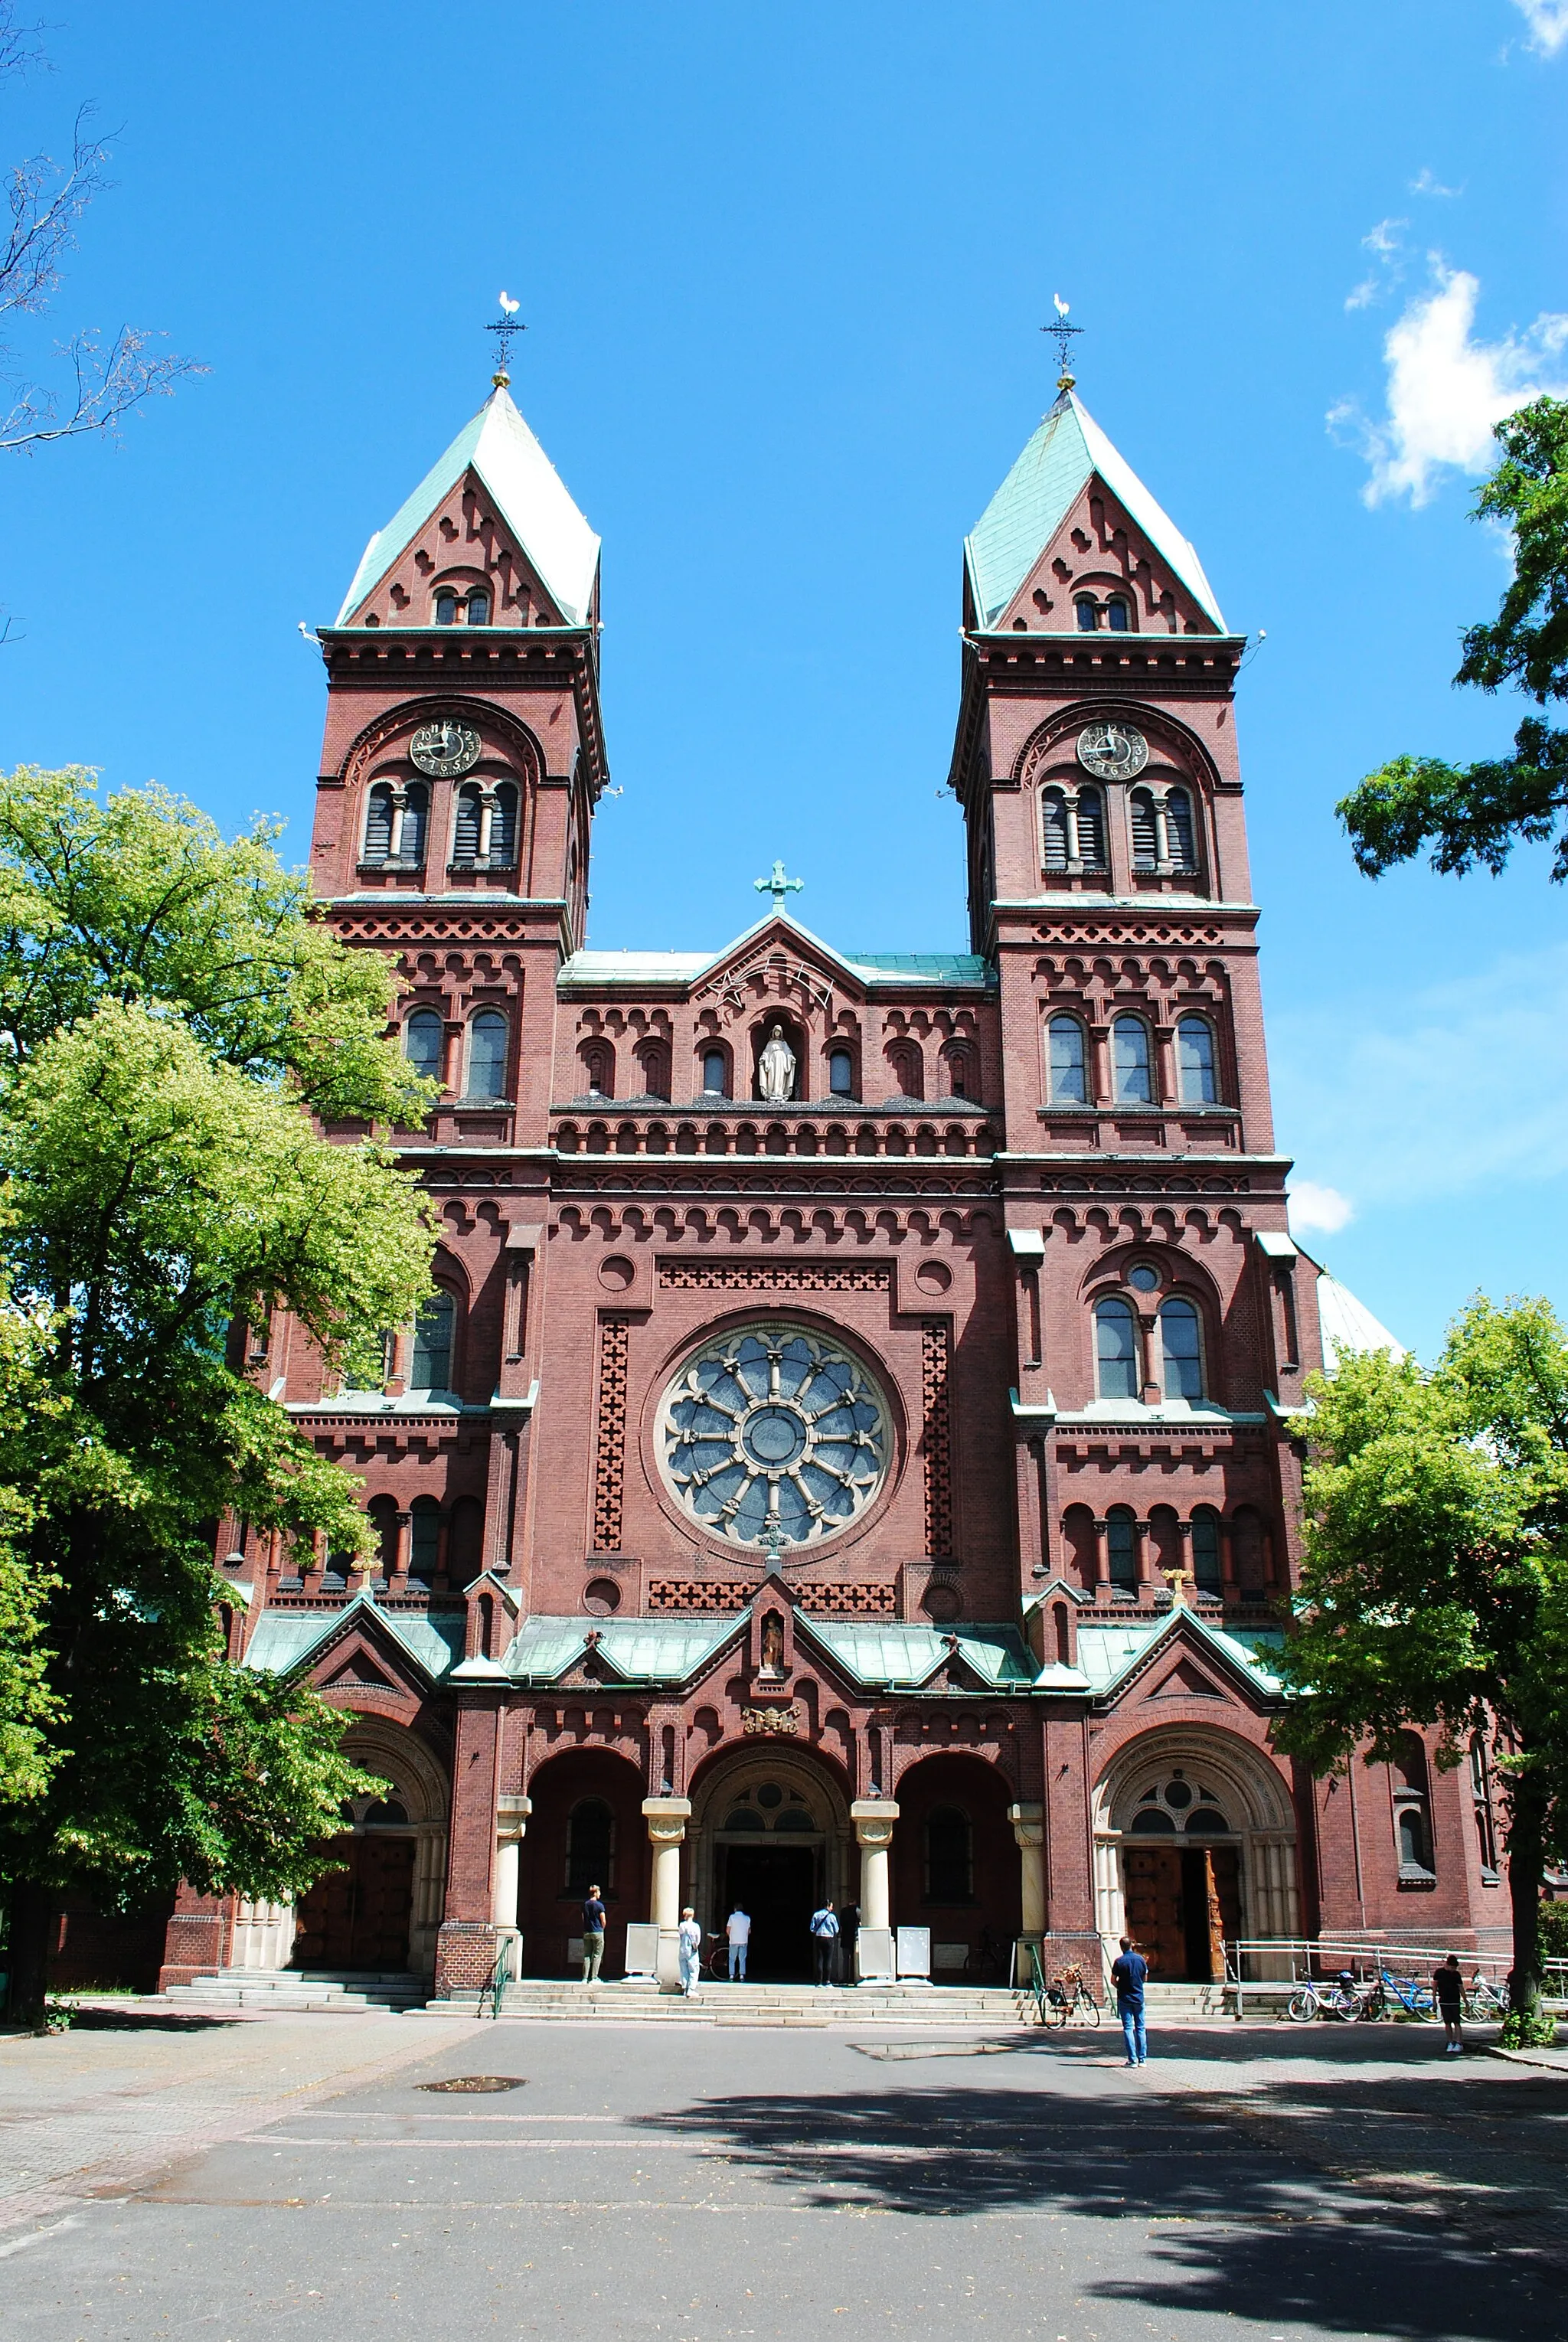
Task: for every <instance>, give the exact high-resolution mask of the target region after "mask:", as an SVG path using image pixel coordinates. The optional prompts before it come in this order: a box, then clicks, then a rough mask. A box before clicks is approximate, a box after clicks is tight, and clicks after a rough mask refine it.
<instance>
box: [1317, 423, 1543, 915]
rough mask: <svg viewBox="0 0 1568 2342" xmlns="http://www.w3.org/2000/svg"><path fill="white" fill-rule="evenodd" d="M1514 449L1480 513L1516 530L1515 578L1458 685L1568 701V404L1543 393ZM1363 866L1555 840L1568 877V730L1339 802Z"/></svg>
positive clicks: (1441, 861) (1407, 766) (1387, 781)
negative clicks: (1426, 851)
mask: <svg viewBox="0 0 1568 2342" xmlns="http://www.w3.org/2000/svg"><path fill="white" fill-rule="evenodd" d="M1494 436H1495V437H1496V439H1497V441H1498V443H1499V445H1501V447H1502V449H1503V454H1502V456H1501V458H1500V459H1499V461H1498V463H1497V465H1496V467H1495V469H1494V470H1493V473H1492V475H1491V477H1490V478H1489V479H1487V480H1486V481H1484V482H1483V485H1482V486H1481V487H1480V489H1479V490H1478V491H1477V493H1476V497H1475V504H1474V508H1473V509H1474V516H1475V518H1477V519H1478V520H1493V521H1501V522H1502V523H1503V524H1504V525H1505V526H1506V527H1507V528H1508V529H1509V530H1510V531H1511V532H1512V534H1513V551H1514V567H1513V580H1512V582H1511V584H1510V585H1509V587H1508V590H1507V592H1506V593H1505V594H1504V595H1503V601H1502V606H1501V607H1500V609H1499V611H1498V614H1497V616H1496V618H1495V619H1494V620H1493V623H1492V624H1491V625H1490V626H1484V625H1483V626H1471V627H1469V628H1468V629H1467V630H1466V633H1465V636H1464V658H1463V664H1462V665H1461V666H1460V669H1459V672H1458V674H1457V675H1456V676H1454V678H1453V679H1454V682H1455V683H1456V684H1460V683H1463V684H1474V685H1477V686H1479V687H1480V688H1481V689H1482V690H1483V691H1487V692H1492V691H1496V690H1498V689H1500V688H1501V687H1502V686H1503V685H1504V684H1512V685H1513V686H1514V687H1515V688H1516V689H1518V690H1520V691H1522V692H1523V693H1524V694H1525V695H1526V696H1528V697H1529V698H1531V699H1533V701H1534V702H1535V704H1536V706H1539V707H1547V706H1551V705H1553V703H1555V702H1557V701H1561V700H1563V699H1568V400H1563V399H1558V398H1538V399H1536V400H1534V401H1533V403H1532V404H1531V405H1529V406H1522V407H1521V408H1520V409H1519V411H1518V413H1517V414H1515V415H1508V416H1507V417H1505V419H1504V420H1503V422H1501V423H1499V424H1498V425H1497V426H1496V429H1495V432H1494ZM1336 810H1337V811H1338V814H1339V816H1340V819H1341V820H1342V821H1343V823H1344V826H1345V827H1346V829H1347V830H1348V831H1349V832H1350V838H1351V846H1352V849H1353V852H1354V855H1355V858H1356V861H1357V863H1358V864H1359V866H1360V867H1361V868H1362V869H1363V870H1364V871H1365V872H1366V874H1367V876H1369V877H1371V878H1378V877H1381V876H1382V875H1383V872H1384V871H1385V870H1388V869H1392V867H1393V865H1394V864H1395V863H1397V862H1408V861H1410V860H1411V859H1412V858H1413V856H1415V855H1417V854H1419V853H1420V851H1421V849H1422V847H1423V846H1425V845H1426V844H1427V843H1428V841H1429V840H1430V842H1431V846H1432V855H1431V860H1432V866H1433V869H1434V870H1441V871H1454V872H1459V873H1463V872H1464V871H1466V870H1470V869H1473V867H1474V866H1475V865H1476V864H1477V863H1481V864H1483V866H1485V867H1486V868H1487V869H1488V870H1490V871H1492V872H1493V873H1494V874H1495V873H1496V872H1498V871H1500V870H1501V869H1502V868H1503V865H1504V864H1505V863H1506V861H1507V859H1508V856H1509V855H1510V854H1511V853H1512V851H1513V846H1515V844H1516V843H1517V841H1518V840H1519V839H1520V838H1525V839H1528V840H1529V841H1530V842H1532V843H1533V844H1536V845H1541V844H1544V843H1546V842H1548V841H1550V840H1552V839H1555V841H1556V843H1555V851H1554V853H1553V863H1552V876H1553V879H1554V880H1557V881H1559V882H1560V881H1561V880H1563V878H1568V731H1563V730H1560V729H1554V728H1553V726H1551V725H1550V724H1548V723H1546V722H1545V721H1544V720H1543V718H1542V717H1540V716H1526V718H1525V719H1524V721H1523V723H1522V724H1521V725H1520V726H1519V729H1518V732H1517V734H1516V735H1515V736H1514V742H1513V755H1512V756H1489V757H1483V758H1482V759H1481V760H1480V762H1478V763H1476V764H1473V765H1450V764H1445V763H1444V762H1443V758H1442V757H1440V756H1394V757H1393V758H1391V760H1390V761H1389V762H1388V763H1387V764H1386V765H1382V766H1379V768H1378V770H1377V771H1376V772H1375V773H1368V774H1367V776H1366V777H1365V778H1364V780H1363V781H1361V782H1360V783H1358V785H1357V786H1356V787H1355V788H1353V790H1352V791H1351V793H1350V795H1349V796H1347V797H1345V798H1343V800H1342V801H1341V803H1340V805H1339V806H1338V807H1337V808H1336Z"/></svg>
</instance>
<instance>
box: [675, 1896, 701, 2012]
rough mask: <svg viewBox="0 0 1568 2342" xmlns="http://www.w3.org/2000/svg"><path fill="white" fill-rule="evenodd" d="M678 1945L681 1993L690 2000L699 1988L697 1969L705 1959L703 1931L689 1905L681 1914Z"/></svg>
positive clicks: (677, 1938) (677, 1937)
mask: <svg viewBox="0 0 1568 2342" xmlns="http://www.w3.org/2000/svg"><path fill="white" fill-rule="evenodd" d="M676 1943H677V1945H678V1947H679V1950H680V1959H681V1991H682V1994H683V1996H684V1998H685V1999H687V2000H690V1998H691V1997H692V1995H693V1993H694V1992H695V1990H696V1988H697V1969H698V1967H699V1966H700V1964H701V1961H702V1957H703V1931H702V1929H701V1928H700V1927H698V1925H697V1915H696V1913H695V1912H694V1910H693V1908H692V1907H691V1905H690V1904H689V1903H688V1904H687V1906H686V1907H685V1909H684V1911H683V1912H682V1914H681V1925H680V1928H679V1931H678V1934H677V1936H676Z"/></svg>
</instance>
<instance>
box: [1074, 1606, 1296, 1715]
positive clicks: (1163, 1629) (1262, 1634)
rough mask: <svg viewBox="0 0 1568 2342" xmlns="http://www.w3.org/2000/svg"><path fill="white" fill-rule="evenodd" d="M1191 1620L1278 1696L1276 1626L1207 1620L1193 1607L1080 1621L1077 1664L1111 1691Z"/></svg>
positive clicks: (1260, 1684)
mask: <svg viewBox="0 0 1568 2342" xmlns="http://www.w3.org/2000/svg"><path fill="white" fill-rule="evenodd" d="M1183 1624H1184V1625H1186V1626H1191V1627H1192V1628H1193V1631H1194V1632H1195V1633H1196V1634H1197V1635H1198V1636H1201V1637H1202V1639H1203V1641H1204V1642H1207V1643H1212V1644H1213V1646H1214V1648H1215V1649H1216V1650H1217V1651H1219V1652H1221V1653H1222V1654H1223V1656H1224V1657H1226V1658H1227V1659H1229V1660H1230V1662H1231V1664H1232V1665H1233V1666H1237V1667H1240V1668H1241V1669H1242V1671H1243V1674H1245V1675H1250V1676H1252V1677H1253V1681H1254V1682H1255V1683H1256V1684H1257V1686H1258V1689H1259V1690H1260V1692H1262V1693H1263V1695H1264V1696H1266V1697H1269V1698H1273V1697H1277V1696H1278V1694H1279V1691H1280V1680H1279V1677H1278V1676H1276V1675H1274V1674H1273V1671H1272V1669H1271V1667H1270V1665H1269V1660H1270V1657H1271V1656H1272V1654H1273V1652H1274V1651H1277V1650H1278V1649H1279V1648H1280V1646H1281V1645H1282V1644H1283V1641H1284V1636H1283V1633H1282V1631H1281V1629H1280V1628H1279V1627H1277V1626H1210V1625H1209V1623H1208V1621H1207V1619H1205V1618H1203V1617H1200V1616H1199V1615H1198V1613H1197V1612H1196V1611H1195V1610H1189V1609H1182V1610H1167V1611H1166V1613H1165V1615H1164V1617H1163V1618H1158V1619H1149V1618H1127V1619H1115V1620H1107V1621H1106V1623H1105V1625H1104V1626H1099V1625H1094V1626H1091V1625H1088V1624H1086V1623H1085V1622H1084V1621H1080V1623H1079V1626H1078V1666H1079V1668H1080V1670H1081V1671H1082V1673H1083V1674H1084V1675H1085V1676H1087V1677H1088V1679H1089V1683H1090V1685H1091V1687H1092V1688H1093V1689H1094V1690H1095V1691H1097V1692H1104V1691H1109V1690H1110V1689H1111V1688H1112V1686H1114V1685H1115V1684H1118V1683H1120V1681H1121V1680H1122V1677H1123V1676H1124V1675H1127V1674H1128V1673H1129V1672H1130V1671H1131V1669H1132V1668H1133V1667H1134V1666H1136V1665H1137V1663H1138V1661H1139V1660H1140V1659H1141V1658H1143V1657H1144V1654H1145V1653H1146V1652H1147V1651H1148V1650H1149V1649H1150V1647H1151V1646H1153V1645H1154V1644H1155V1643H1157V1642H1159V1641H1161V1640H1162V1639H1163V1638H1164V1637H1165V1636H1171V1635H1174V1634H1176V1633H1178V1632H1179V1631H1180V1630H1181V1626H1183Z"/></svg>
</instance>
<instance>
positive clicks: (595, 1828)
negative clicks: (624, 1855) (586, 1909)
mask: <svg viewBox="0 0 1568 2342" xmlns="http://www.w3.org/2000/svg"><path fill="white" fill-rule="evenodd" d="M614 1870H615V1817H614V1814H613V1813H612V1812H611V1811H610V1808H609V1807H608V1806H607V1805H606V1804H605V1803H604V1798H603V1797H579V1799H578V1800H577V1803H576V1804H575V1805H574V1807H573V1808H572V1810H571V1812H570V1813H569V1814H568V1815H567V1817H566V1892H567V1894H568V1895H586V1893H587V1892H588V1889H589V1887H599V1888H600V1889H601V1890H602V1891H603V1892H604V1894H606V1895H608V1894H609V1892H610V1890H611V1888H612V1887H614V1883H615V1876H614Z"/></svg>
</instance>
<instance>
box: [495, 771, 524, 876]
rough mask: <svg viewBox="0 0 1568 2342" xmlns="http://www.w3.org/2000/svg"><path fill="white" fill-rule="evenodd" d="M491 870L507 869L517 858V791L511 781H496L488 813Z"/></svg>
mask: <svg viewBox="0 0 1568 2342" xmlns="http://www.w3.org/2000/svg"><path fill="white" fill-rule="evenodd" d="M488 858H489V863H490V867H491V868H492V870H506V869H509V868H510V867H511V866H512V864H513V863H514V862H515V861H516V859H517V791H516V788H515V786H514V784H513V783H512V782H511V781H497V782H496V784H495V803H494V806H493V807H492V808H491V814H490V853H489V857H488Z"/></svg>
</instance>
